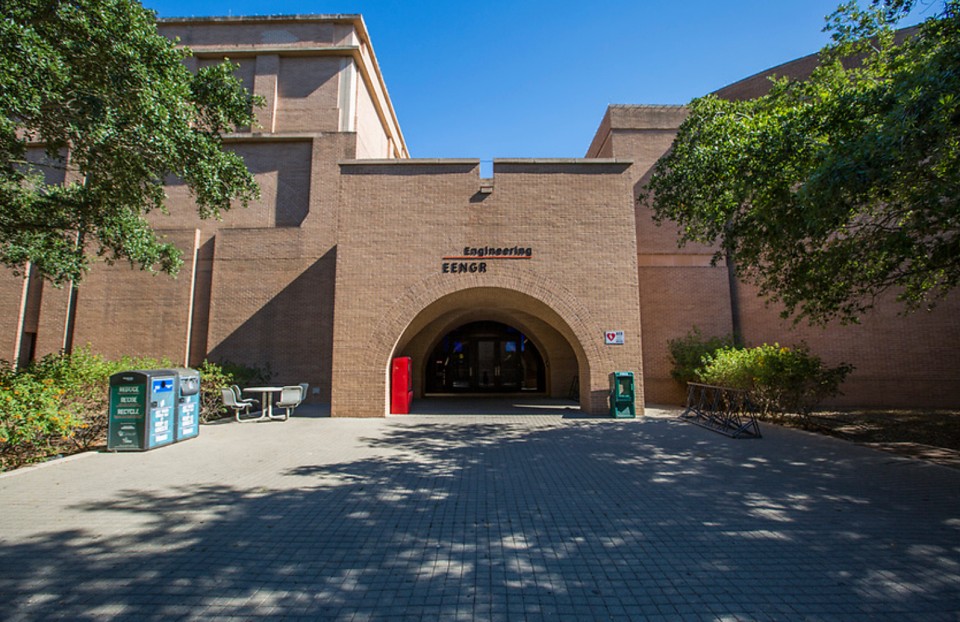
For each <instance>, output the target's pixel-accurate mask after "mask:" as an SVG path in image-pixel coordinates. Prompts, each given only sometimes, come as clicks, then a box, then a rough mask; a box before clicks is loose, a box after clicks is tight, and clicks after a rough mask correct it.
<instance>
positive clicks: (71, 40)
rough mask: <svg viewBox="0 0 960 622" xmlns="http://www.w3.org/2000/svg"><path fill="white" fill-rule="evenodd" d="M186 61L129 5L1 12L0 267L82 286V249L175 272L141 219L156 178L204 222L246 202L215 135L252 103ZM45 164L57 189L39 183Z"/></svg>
mask: <svg viewBox="0 0 960 622" xmlns="http://www.w3.org/2000/svg"><path fill="white" fill-rule="evenodd" d="M189 54H190V52H189V51H188V50H186V49H183V48H178V47H176V45H175V43H174V42H172V41H170V40H168V39H167V38H165V37H163V36H162V35H160V34H159V32H158V31H157V25H156V15H155V14H154V13H153V12H152V11H148V10H146V9H144V8H143V7H142V6H141V5H140V4H138V3H137V2H135V1H133V0H70V1H66V0H5V1H4V2H3V3H0V263H3V264H4V265H6V266H8V267H11V268H13V269H14V270H15V271H17V272H22V271H23V270H24V269H25V268H26V266H27V264H28V263H29V264H30V265H32V266H33V267H34V268H35V269H36V270H38V272H39V273H40V274H41V275H42V276H44V277H45V278H48V279H50V280H52V281H53V282H55V283H63V282H66V281H69V280H77V279H80V278H81V277H82V276H83V274H84V272H85V271H86V270H87V269H88V267H89V264H90V262H91V260H92V257H91V255H90V253H95V254H96V255H99V256H101V257H103V258H104V259H105V260H106V261H108V262H113V261H116V260H127V261H129V262H130V263H131V264H132V265H135V266H139V267H140V268H141V269H148V270H157V269H159V270H161V271H164V272H169V273H175V272H176V271H177V269H178V268H179V266H180V264H181V260H180V251H179V250H178V249H177V248H175V247H174V246H173V245H171V244H168V243H165V242H163V241H162V240H161V239H159V238H158V236H157V235H156V233H155V232H154V231H153V230H152V228H151V227H150V225H149V224H148V222H147V220H146V215H147V214H148V213H149V212H151V211H152V210H162V209H163V206H164V200H165V193H164V190H163V182H164V180H165V179H168V178H169V176H171V175H173V176H175V177H177V178H179V179H180V180H182V181H183V183H185V184H186V185H187V186H188V187H189V188H190V190H191V192H192V194H193V196H194V198H195V200H196V204H197V206H198V212H199V214H200V215H201V216H202V217H210V216H214V217H216V216H219V214H220V213H221V212H222V211H223V210H227V209H229V208H230V205H231V202H234V201H236V202H238V203H240V204H243V205H246V204H247V203H248V202H249V201H250V200H252V199H254V198H256V197H257V194H258V188H257V185H256V183H255V182H254V179H253V176H252V175H251V174H250V172H249V171H248V170H247V169H246V167H245V165H244V163H243V160H242V159H241V158H240V157H239V156H238V155H237V154H235V153H231V152H229V151H225V150H224V149H223V144H222V138H221V136H222V134H223V133H224V132H226V131H230V130H233V129H235V128H236V127H242V126H247V125H250V124H252V123H253V122H254V118H253V104H254V103H255V102H254V101H253V98H252V97H251V95H250V94H249V93H248V92H247V91H246V90H245V89H244V88H243V87H242V85H241V83H240V81H239V80H238V79H237V78H235V77H234V75H233V71H234V69H235V67H234V66H233V65H231V64H230V63H229V62H225V63H222V64H219V65H215V66H210V67H205V68H203V69H201V70H200V71H199V72H198V73H196V74H191V72H190V71H189V70H188V69H187V67H186V65H185V64H184V62H183V61H184V58H185V56H187V55H189ZM41 149H42V152H43V154H45V155H44V156H42V157H41V158H39V160H42V162H39V161H38V158H37V157H35V155H36V154H34V152H36V151H39V150H41ZM50 167H52V168H54V169H60V171H61V172H65V177H62V179H61V181H62V183H53V184H49V183H45V181H44V170H45V169H46V170H48V171H49V170H50Z"/></svg>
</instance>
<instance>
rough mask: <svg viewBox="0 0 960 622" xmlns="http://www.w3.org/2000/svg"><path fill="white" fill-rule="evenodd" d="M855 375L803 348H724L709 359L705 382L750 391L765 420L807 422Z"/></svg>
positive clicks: (702, 379)
mask: <svg viewBox="0 0 960 622" xmlns="http://www.w3.org/2000/svg"><path fill="white" fill-rule="evenodd" d="M851 371H853V366H851V365H848V364H846V363H841V364H840V365H838V366H836V367H827V366H825V365H824V364H823V361H821V360H820V357H818V356H816V355H814V354H812V353H811V352H810V349H809V348H808V347H807V346H806V345H805V344H801V345H799V346H797V347H794V348H788V347H782V346H780V345H779V344H776V343H774V344H772V345H771V344H764V345H762V346H758V347H755V348H735V347H724V348H720V349H719V350H717V351H715V352H714V353H713V354H710V355H707V356H706V357H705V358H704V364H703V366H702V367H701V368H700V369H699V370H697V377H698V379H699V381H700V382H703V383H705V384H712V385H717V386H723V387H731V388H734V389H741V390H744V391H747V392H748V394H749V396H750V399H751V400H752V401H753V403H754V405H755V406H756V407H757V409H758V410H759V411H760V413H761V414H763V415H768V416H770V415H783V414H788V413H792V414H798V415H801V416H806V415H807V414H809V413H810V411H812V410H813V409H814V408H816V406H817V405H819V404H820V402H822V401H823V400H824V399H825V398H827V397H832V396H835V395H837V394H839V393H840V384H841V383H842V382H843V381H844V379H845V378H846V377H847V375H848V374H849V373H850V372H851Z"/></svg>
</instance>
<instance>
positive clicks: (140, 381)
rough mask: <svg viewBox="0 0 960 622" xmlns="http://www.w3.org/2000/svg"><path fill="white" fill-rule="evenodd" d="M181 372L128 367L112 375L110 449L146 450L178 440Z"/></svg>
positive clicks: (109, 426) (108, 447) (109, 422)
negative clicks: (176, 429) (177, 425)
mask: <svg viewBox="0 0 960 622" xmlns="http://www.w3.org/2000/svg"><path fill="white" fill-rule="evenodd" d="M177 393H178V387H177V372H176V371H174V370H172V369H150V370H135V371H125V372H120V373H118V374H114V375H112V376H110V413H109V420H108V431H107V449H108V450H110V451H143V450H145V449H153V448H154V447H160V446H162V445H168V444H170V443H172V442H173V441H174V440H175V437H174V425H175V424H174V418H175V417H176V415H177Z"/></svg>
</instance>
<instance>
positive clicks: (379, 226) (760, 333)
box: [0, 15, 960, 416]
mask: <svg viewBox="0 0 960 622" xmlns="http://www.w3.org/2000/svg"><path fill="white" fill-rule="evenodd" d="M160 29H161V32H163V33H164V34H165V35H167V36H170V37H179V38H180V40H181V41H182V43H183V44H185V45H187V46H189V47H190V48H192V49H193V51H194V57H193V58H192V59H190V62H192V63H195V64H196V66H202V65H204V64H206V63H215V62H219V61H221V60H222V59H223V58H224V57H229V58H230V60H231V61H233V62H237V63H239V64H240V69H239V70H238V75H239V76H240V78H241V79H242V80H243V82H244V84H245V86H246V87H247V88H249V89H250V90H251V91H253V92H255V93H257V94H259V95H261V96H263V97H264V99H265V101H266V106H265V107H264V108H263V109H261V110H260V111H259V113H258V115H259V116H258V127H254V128H241V129H240V130H238V131H237V132H236V133H234V134H231V135H229V136H228V137H227V143H228V145H229V147H230V148H232V149H235V150H236V151H238V152H239V153H241V154H242V155H243V156H244V158H245V160H246V162H247V165H248V167H249V168H250V170H251V171H252V172H253V173H254V175H255V177H256V179H257V181H258V182H259V183H260V185H261V189H262V198H261V200H260V201H259V202H258V203H257V204H255V205H252V206H251V207H249V208H248V209H235V210H232V211H230V212H229V213H227V214H226V215H225V216H224V219H223V220H222V221H219V222H216V221H204V220H200V219H199V218H198V217H197V216H196V213H195V210H194V207H193V204H192V201H191V199H190V197H189V194H188V193H187V191H186V190H185V188H183V187H181V186H176V185H172V186H169V187H168V189H167V191H168V196H169V200H168V205H169V208H170V215H169V216H163V215H158V216H156V217H155V219H154V221H153V222H154V225H155V226H156V227H157V228H158V229H159V230H160V231H161V232H162V233H164V234H165V235H166V236H167V237H168V239H169V240H171V241H174V242H176V243H177V244H178V246H179V247H180V248H181V249H183V250H184V251H185V253H184V258H185V264H184V267H183V269H182V271H181V274H180V276H179V277H178V278H177V279H171V278H169V277H166V276H151V275H148V274H144V273H141V272H138V271H134V270H130V269H129V268H128V267H126V266H115V267H109V266H105V265H98V266H96V267H95V268H94V269H93V270H92V271H91V273H90V274H89V276H88V277H87V278H86V279H85V280H84V281H83V282H82V283H81V284H80V286H79V288H78V290H77V292H78V293H77V296H76V299H75V300H73V301H71V293H70V289H69V288H67V289H63V290H58V289H55V288H52V287H50V286H49V285H48V284H45V283H43V282H41V281H40V280H39V279H35V278H15V277H13V276H9V275H8V276H7V277H5V278H4V279H3V281H2V283H0V307H2V309H0V358H7V359H11V360H16V361H19V362H20V363H25V362H27V361H29V360H31V359H32V358H35V357H39V356H42V355H43V354H45V353H48V352H57V351H60V350H61V349H64V348H70V347H71V346H74V345H77V346H79V345H85V344H90V346H91V348H92V349H93V350H94V351H96V352H100V353H103V354H104V355H106V356H108V357H116V356H120V355H123V354H139V355H150V356H166V357H169V358H170V359H172V360H174V361H183V362H184V363H186V364H189V365H195V364H197V363H199V362H200V361H202V360H203V359H204V358H210V359H212V360H229V361H235V362H241V363H247V364H254V365H260V366H264V365H267V366H269V367H270V369H271V370H272V371H273V375H274V379H275V380H276V381H278V382H281V383H296V382H309V383H310V384H311V386H312V387H314V391H315V395H314V396H313V399H316V400H320V401H329V402H330V403H331V411H332V413H333V415H334V416H382V415H383V414H385V412H386V411H387V409H388V394H389V390H390V386H389V385H390V378H389V369H390V363H391V361H392V359H393V358H394V357H397V356H410V357H411V358H412V360H413V372H414V373H413V379H414V393H415V396H416V397H418V398H422V397H424V396H429V395H434V394H450V393H454V394H465V395H472V396H473V395H475V396H483V395H490V394H493V395H502V394H504V393H511V394H512V393H516V392H521V393H525V394H529V395H542V396H550V397H564V396H567V395H569V394H570V393H571V391H572V390H576V391H577V392H578V394H579V396H580V402H581V407H582V408H583V409H584V410H586V411H589V412H593V413H600V412H604V411H605V409H606V394H607V387H608V380H607V376H608V373H609V372H611V371H614V370H626V371H633V372H634V373H635V374H636V375H637V377H638V378H639V379H641V381H640V382H638V397H639V402H640V403H641V404H642V403H643V401H647V402H654V403H663V402H677V401H678V400H680V399H681V388H680V387H679V386H677V385H676V383H674V382H673V381H672V380H671V379H670V375H669V371H670V362H669V356H668V353H667V341H668V340H669V339H672V338H675V337H679V336H682V335H684V334H686V333H687V331H689V330H690V329H691V327H693V326H695V325H696V326H699V327H700V328H701V329H702V330H703V331H704V332H705V333H707V334H727V333H730V332H731V331H732V329H733V326H734V323H735V322H736V323H738V324H739V326H740V329H741V330H742V334H743V336H744V338H745V340H746V342H747V343H749V344H757V343H762V342H764V341H779V342H781V343H793V342H797V341H799V340H801V339H802V340H805V341H806V342H807V343H808V344H810V346H811V347H812V349H813V350H814V351H815V352H817V353H818V354H820V355H821V356H823V357H824V358H825V359H826V361H827V362H830V363H835V362H839V361H841V360H843V361H846V362H850V363H853V364H854V365H856V367H857V370H856V371H855V372H854V374H853V375H852V376H851V377H850V378H849V379H848V381H847V383H846V385H845V387H844V390H845V396H844V397H843V398H841V399H840V400H839V401H840V403H841V404H856V405H861V406H914V405H920V406H930V407H935V406H955V405H956V402H957V397H958V393H960V365H958V364H957V363H956V362H955V351H956V350H957V346H958V345H960V313H958V311H960V300H958V298H957V297H956V296H954V297H952V298H951V299H949V300H947V301H945V302H944V303H943V304H941V305H940V306H939V307H938V308H937V309H936V310H935V311H934V312H931V313H917V314H913V315H910V316H906V317H901V316H899V315H898V311H899V307H897V306H896V305H894V304H892V303H890V302H887V303H884V304H881V305H879V306H878V308H877V310H876V311H875V312H874V313H873V314H871V315H870V316H868V317H867V318H865V320H864V322H863V324H862V325H860V326H855V327H839V326H832V327H830V328H828V329H826V330H824V329H820V328H809V327H805V326H801V327H794V326H792V325H791V324H790V323H786V322H783V321H781V320H780V318H779V315H778V313H777V310H776V309H768V308H766V307H765V305H764V302H763V301H762V300H760V299H759V298H757V296H756V294H755V292H753V291H752V290H751V289H750V288H748V287H745V286H744V285H743V284H741V283H737V282H736V281H735V280H734V279H732V278H730V274H729V273H728V270H727V268H726V267H725V266H722V265H721V266H711V265H710V257H711V255H712V251H711V249H708V248H696V247H685V248H683V249H678V248H677V245H676V235H675V231H672V230H671V229H670V227H657V226H655V225H654V224H653V222H652V219H651V216H650V213H649V210H648V209H647V207H646V206H644V205H642V204H637V203H636V201H635V197H636V195H637V193H638V189H639V187H640V186H642V185H643V183H644V181H645V178H646V176H647V175H649V173H650V169H651V167H652V165H653V164H654V162H656V160H657V159H658V158H659V157H660V156H661V155H662V154H663V153H664V152H665V151H666V149H667V148H668V147H669V145H670V143H671V141H672V139H673V136H674V134H675V132H676V129H677V127H678V125H679V123H680V122H681V121H682V119H683V115H684V109H683V108H682V107H671V106H611V107H610V108H609V109H608V110H607V113H606V115H605V116H604V117H603V120H602V121H601V124H600V127H599V129H598V131H597V134H596V137H595V138H594V140H593V143H592V144H591V145H590V146H589V149H588V151H587V154H586V157H584V158H578V159H562V160H559V159H558V160H534V159H501V160H495V161H494V164H493V176H492V177H491V178H483V177H481V175H480V163H479V161H478V160H472V159H442V160H435V159H410V158H409V157H408V153H407V149H406V145H405V142H404V138H403V134H402V132H401V130H400V127H399V123H398V121H397V117H396V114H395V113H394V110H393V107H392V104H391V102H390V98H389V95H388V94H387V89H386V86H385V82H384V79H383V76H382V75H381V74H380V70H379V67H378V64H377V60H376V56H375V55H374V52H373V48H372V46H371V44H370V40H369V37H368V35H367V32H366V28H365V26H364V23H363V21H362V19H361V18H360V17H359V16H350V15H336V16H298V17H269V18H267V17H260V18H201V19H171V20H163V21H162V22H161V24H160ZM810 62H811V60H810V59H809V58H807V59H800V60H798V61H795V63H793V64H788V65H785V66H781V67H780V68H777V70H778V72H780V73H789V72H790V71H795V72H802V71H805V70H808V68H809V65H810ZM764 84H765V82H764V81H763V80H762V79H761V78H758V77H753V78H749V79H747V80H744V81H743V82H741V83H738V84H736V85H732V86H731V87H728V88H727V89H725V90H724V91H722V92H721V94H723V95H727V96H731V97H742V96H749V95H751V94H753V93H757V92H759V90H760V89H762V88H764ZM51 181H54V182H56V181H62V180H57V179H53V180H51ZM71 327H72V328H71ZM608 333H613V335H612V336H615V338H613V339H610V338H608V337H607V334H608ZM621 337H622V338H621ZM611 342H612V343H611Z"/></svg>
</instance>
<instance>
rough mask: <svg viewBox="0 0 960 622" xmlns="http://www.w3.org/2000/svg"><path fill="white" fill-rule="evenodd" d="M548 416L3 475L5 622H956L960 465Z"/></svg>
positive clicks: (323, 434) (342, 432) (784, 433)
mask: <svg viewBox="0 0 960 622" xmlns="http://www.w3.org/2000/svg"><path fill="white" fill-rule="evenodd" d="M549 412H550V413H551V414H546V415H526V416H520V415H502V416H490V415H475V414H466V415H458V416H444V415H441V414H433V415H430V414H423V415H413V416H408V417H400V416H397V417H390V418H387V419H373V420H370V419H368V420H362V419H329V418H325V417H322V416H300V417H295V418H293V419H291V420H290V421H287V422H268V423H258V424H247V425H240V424H236V423H225V424H219V425H209V426H204V427H203V428H202V429H201V433H200V437H199V438H197V439H194V440H191V441H187V442H184V443H181V444H178V445H174V446H170V447H165V448H162V449H157V450H154V451H151V452H146V453H127V454H107V453H100V454H87V455H84V456H81V457H77V458H72V459H67V460H63V461H59V462H56V463H51V464H49V465H47V466H43V467H41V468H33V469H27V470H24V471H22V472H18V473H14V474H11V475H8V476H5V477H2V478H0V508H2V509H0V607H2V608H0V612H2V613H0V618H3V619H7V620H26V619H31V620H32V619H48V618H58V617H59V618H68V619H93V618H127V619H130V620H142V619H165V620H166V619H170V618H183V619H206V618H212V617H231V616H232V617H236V618H242V619H252V618H258V617H277V618H281V617H296V616H302V617H304V618H308V619H330V620H367V619H376V620H381V619H396V620H453V619H464V620H466V619H470V620H547V619H550V620H554V619H561V620H582V619H603V620H606V619H613V620H642V619H647V620H678V619H680V620H844V621H846V620H897V621H900V620H924V621H927V620H945V621H946V620H952V621H956V620H960V613H958V612H960V471H957V470H953V469H949V468H944V467H940V466H936V465H932V464H929V463H925V462H919V461H914V460H910V459H906V458H900V457H897V456H894V455H891V454H886V453H881V452H879V451H875V450H871V449H868V448H864V447H858V446H856V445H852V444H849V443H845V442H842V441H838V440H834V439H830V438H826V437H821V436H816V435H811V434H806V433H802V432H797V431H793V430H786V429H780V428H776V427H772V426H764V427H763V433H764V438H763V439H760V440H732V439H729V438H726V437H723V436H720V435H717V434H714V433H712V432H710V431H707V430H704V429H701V428H698V427H696V426H693V425H690V424H686V423H682V422H679V421H677V420H676V419H675V418H674V417H673V416H672V414H671V413H665V412H658V411H648V412H650V415H651V416H648V417H647V418H645V419H642V420H641V419H638V420H596V419H577V418H572V417H570V416H566V417H565V416H564V414H556V413H554V411H553V410H550V411H549ZM302 414H305V415H309V414H310V411H309V410H308V409H304V410H303V412H302ZM314 414H315V415H321V414H322V412H320V411H314Z"/></svg>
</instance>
